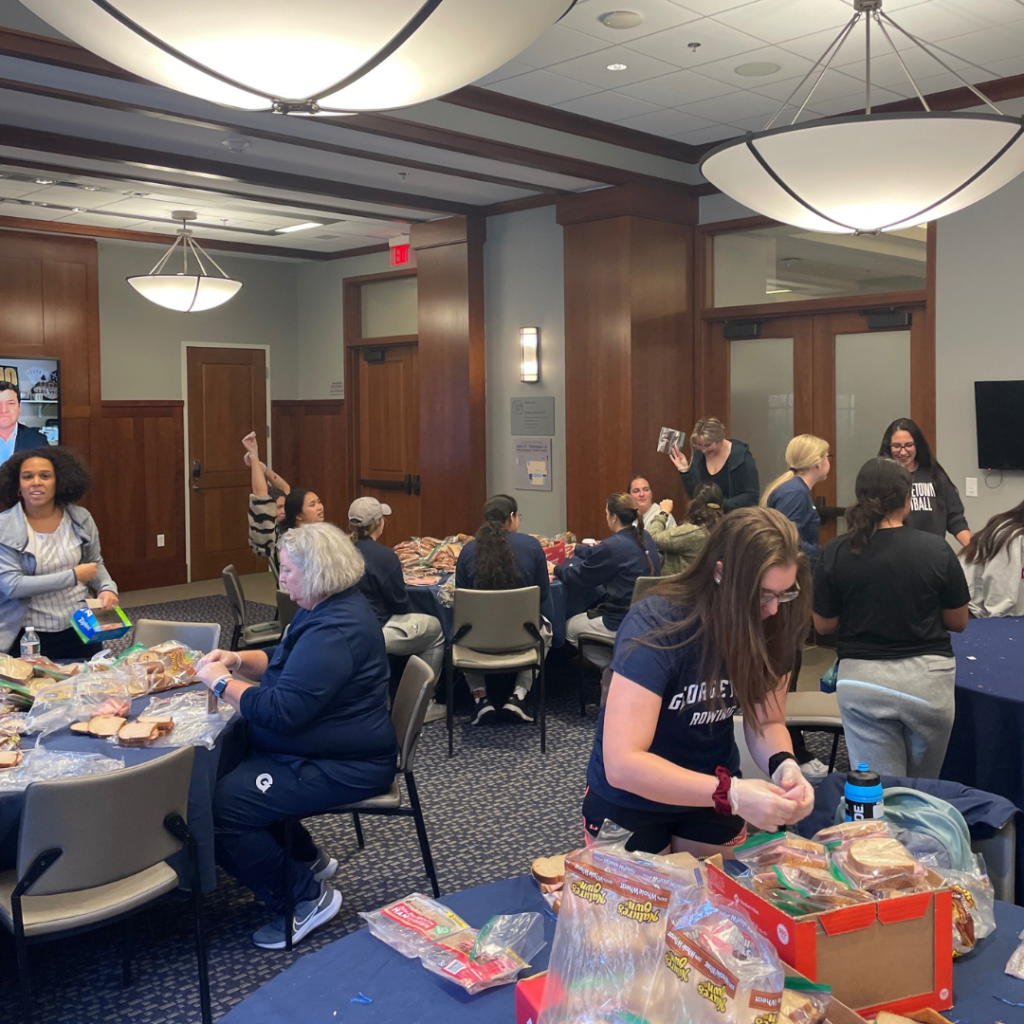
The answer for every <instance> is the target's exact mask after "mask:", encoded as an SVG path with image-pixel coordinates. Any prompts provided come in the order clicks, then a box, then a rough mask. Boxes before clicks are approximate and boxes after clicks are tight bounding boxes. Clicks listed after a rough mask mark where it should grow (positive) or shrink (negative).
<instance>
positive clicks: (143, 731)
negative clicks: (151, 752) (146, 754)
mask: <svg viewBox="0 0 1024 1024" xmlns="http://www.w3.org/2000/svg"><path fill="white" fill-rule="evenodd" d="M159 735H160V734H159V732H157V730H156V729H155V728H154V727H153V726H152V725H151V724H150V723H149V722H132V723H130V724H129V725H122V726H121V728H120V730H118V733H117V738H118V740H119V742H120V743H121V744H122V745H123V746H126V747H141V746H145V744H147V743H149V742H150V741H151V740H155V739H156V738H157V736H159Z"/></svg>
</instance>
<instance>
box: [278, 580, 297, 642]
mask: <svg viewBox="0 0 1024 1024" xmlns="http://www.w3.org/2000/svg"><path fill="white" fill-rule="evenodd" d="M298 610H299V606H298V605H297V604H296V603H295V602H294V601H293V600H292V599H291V598H290V597H289V596H288V591H287V590H278V592H277V621H278V622H279V623H280V624H281V635H282V636H283V635H284V631H285V630H286V629H287V628H288V624H289V623H290V622H291V621H292V619H294V618H295V613H296V612H297V611H298Z"/></svg>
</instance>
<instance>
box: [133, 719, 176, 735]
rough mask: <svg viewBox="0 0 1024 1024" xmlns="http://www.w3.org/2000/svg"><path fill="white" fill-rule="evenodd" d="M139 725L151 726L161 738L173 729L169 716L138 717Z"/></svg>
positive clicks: (172, 721)
mask: <svg viewBox="0 0 1024 1024" xmlns="http://www.w3.org/2000/svg"><path fill="white" fill-rule="evenodd" d="M137 721H138V724H139V725H143V724H145V725H149V726H152V727H153V728H154V729H155V730H156V731H157V732H158V733H159V734H160V735H161V736H166V735H167V733H169V732H170V731H171V730H172V729H173V728H174V719H173V718H171V716H170V715H139V717H138V719H137Z"/></svg>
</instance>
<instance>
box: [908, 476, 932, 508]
mask: <svg viewBox="0 0 1024 1024" xmlns="http://www.w3.org/2000/svg"><path fill="white" fill-rule="evenodd" d="M934 497H935V484H933V483H930V482H921V483H915V484H914V486H913V489H912V490H911V492H910V511H911V512H931V511H932V498H934Z"/></svg>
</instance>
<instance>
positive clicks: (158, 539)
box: [156, 489, 978, 548]
mask: <svg viewBox="0 0 1024 1024" xmlns="http://www.w3.org/2000/svg"><path fill="white" fill-rule="evenodd" d="M974 493H975V494H977V493H978V492H977V489H975V492H974ZM156 546H157V547H158V548H162V547H163V546H164V535H163V534H162V533H158V534H157V535H156Z"/></svg>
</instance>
